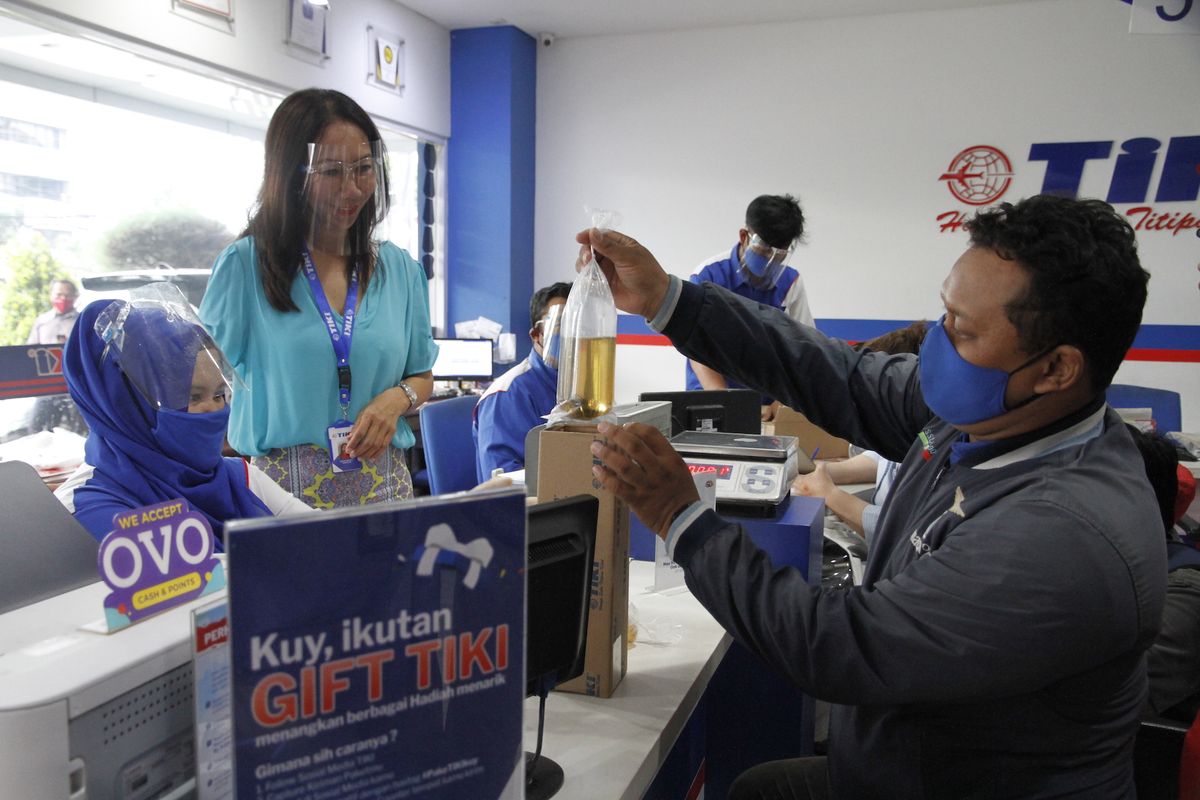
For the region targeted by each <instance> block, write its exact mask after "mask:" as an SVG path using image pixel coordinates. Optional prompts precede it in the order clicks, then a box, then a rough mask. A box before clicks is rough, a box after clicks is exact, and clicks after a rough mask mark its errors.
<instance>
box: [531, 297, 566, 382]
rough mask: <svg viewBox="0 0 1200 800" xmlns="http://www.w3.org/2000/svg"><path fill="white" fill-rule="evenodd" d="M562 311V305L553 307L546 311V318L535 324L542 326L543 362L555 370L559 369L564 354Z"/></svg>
mask: <svg viewBox="0 0 1200 800" xmlns="http://www.w3.org/2000/svg"><path fill="white" fill-rule="evenodd" d="M562 310H563V306H562V305H561V304H558V305H552V306H550V307H549V308H548V309H546V318H545V319H544V320H541V321H540V322H536V323H534V324H535V325H538V324H540V325H541V326H542V361H544V362H545V363H546V366H548V367H552V368H554V369H558V361H559V353H561V352H562Z"/></svg>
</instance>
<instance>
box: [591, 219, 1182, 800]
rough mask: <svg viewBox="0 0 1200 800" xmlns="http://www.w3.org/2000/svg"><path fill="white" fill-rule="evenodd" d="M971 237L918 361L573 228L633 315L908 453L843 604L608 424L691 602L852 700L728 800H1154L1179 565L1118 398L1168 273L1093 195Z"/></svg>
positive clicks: (611, 482)
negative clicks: (822, 742) (862, 347)
mask: <svg viewBox="0 0 1200 800" xmlns="http://www.w3.org/2000/svg"><path fill="white" fill-rule="evenodd" d="M969 231H970V235H971V246H970V247H969V248H968V249H967V251H966V252H965V253H964V254H963V255H962V256H961V257H960V258H959V259H958V261H957V262H956V263H955V264H954V267H953V268H952V269H951V271H950V274H949V276H948V277H947V278H946V280H945V282H944V283H943V286H942V302H943V304H944V306H945V315H944V316H943V318H942V319H941V320H940V321H939V322H938V323H937V324H936V325H935V326H933V327H932V328H931V329H930V331H929V334H928V336H927V337H926V339H925V342H924V344H923V345H922V349H921V353H920V356H919V357H915V356H910V355H898V356H889V355H886V354H880V353H870V352H861V351H858V350H855V349H854V348H852V347H850V346H849V345H847V344H846V343H845V342H842V341H838V340H834V339H830V338H828V337H825V336H823V335H822V334H820V333H819V332H817V331H816V330H814V329H812V328H808V327H804V326H801V325H798V324H796V323H795V322H793V321H791V320H789V319H787V318H786V317H785V316H784V315H782V314H780V313H777V312H775V311H773V310H769V309H766V308H765V307H762V306H757V305H754V304H752V303H748V302H746V301H744V300H742V299H741V298H738V297H735V296H733V295H731V294H730V293H728V292H725V291H723V290H721V289H719V288H716V287H711V286H703V287H702V286H695V285H693V284H689V283H686V282H683V281H680V280H679V279H678V278H677V277H674V276H668V275H667V273H666V272H664V271H663V270H662V268H661V267H660V266H659V265H658V262H657V261H655V259H654V257H653V255H651V254H650V252H649V251H647V250H646V249H645V248H644V247H642V246H641V245H639V244H638V243H637V242H636V241H634V240H632V239H629V238H628V237H625V236H623V235H621V234H618V233H614V232H601V231H598V230H591V231H585V232H583V233H581V234H580V235H579V237H578V240H579V241H580V242H581V243H582V244H585V245H587V246H588V247H591V248H592V249H594V250H595V251H596V252H597V253H599V254H601V255H602V256H603V258H602V259H601V261H600V264H601V267H602V268H603V269H604V270H605V272H606V274H607V275H608V276H609V280H610V283H611V285H612V288H613V295H614V297H615V299H616V302H617V305H618V307H620V308H622V309H624V310H626V311H630V312H633V313H639V314H641V315H642V316H644V317H646V318H647V319H648V320H649V321H650V324H651V326H652V327H653V328H655V329H656V330H659V331H661V332H663V333H665V334H666V335H667V336H668V337H669V338H670V339H671V341H672V343H673V344H674V345H675V346H676V347H677V348H678V349H679V350H680V351H681V352H682V353H683V354H684V355H685V356H688V357H689V358H698V359H700V360H702V361H703V362H704V363H707V364H710V365H711V366H713V367H714V368H715V369H718V370H720V371H721V372H723V373H725V374H729V375H731V376H733V377H734V378H735V379H736V380H738V381H740V382H742V383H745V384H747V385H749V386H752V387H754V388H755V389H758V390H761V391H763V392H765V393H768V394H771V395H773V396H775V397H778V398H780V399H781V400H782V401H784V402H785V403H786V404H787V405H789V406H791V407H793V408H796V409H798V410H800V411H802V412H803V413H804V414H805V415H806V416H807V417H808V418H809V419H811V420H812V421H813V422H815V423H816V424H818V425H820V426H821V427H822V428H824V429H825V430H828V431H830V432H831V433H834V434H836V435H838V436H842V437H844V438H846V439H849V440H851V441H854V442H857V443H860V444H862V445H864V446H866V447H869V448H870V449H872V450H875V451H877V452H879V453H881V454H882V455H883V456H884V457H885V458H889V459H892V460H895V461H900V462H902V463H901V467H900V469H899V472H898V474H897V477H896V479H895V483H894V484H893V488H892V491H891V494H890V495H889V496H888V499H887V501H886V502H885V504H884V507H883V511H882V514H881V517H880V520H879V524H878V525H879V527H878V529H877V533H876V538H875V542H874V544H873V546H872V548H871V553H870V557H869V560H868V563H867V567H866V574H865V576H864V580H863V583H862V586H861V587H855V588H853V589H849V590H844V591H837V592H823V591H822V590H821V588H820V587H819V586H809V585H807V584H806V583H805V582H804V580H803V576H802V575H800V574H799V573H798V572H796V571H795V570H792V569H778V570H777V569H775V568H774V567H773V566H772V565H771V563H770V560H769V559H768V557H767V556H766V555H765V554H764V553H763V552H762V551H761V550H759V549H758V548H757V547H755V545H754V544H753V542H751V541H750V539H749V538H748V537H747V535H746V534H745V533H744V532H743V531H742V529H741V526H739V525H737V524H735V523H733V522H730V521H727V520H724V519H722V518H721V517H719V516H718V515H717V514H716V513H714V512H712V511H705V510H704V509H703V508H702V507H701V506H700V504H699V502H698V501H697V495H696V491H695V488H694V485H693V483H692V480H691V477H690V475H689V473H688V471H687V468H686V466H685V465H684V464H683V462H682V460H681V459H680V457H679V456H678V455H677V454H676V453H675V452H674V450H673V449H672V448H671V446H670V444H669V443H668V442H667V441H666V440H665V439H664V438H663V437H662V436H661V435H660V434H658V433H657V431H655V430H653V429H652V428H649V427H647V426H644V425H636V424H631V425H628V426H624V427H616V426H601V430H600V432H601V435H602V436H605V437H606V440H605V441H598V442H596V443H595V444H594V445H593V452H594V453H595V454H596V455H597V456H598V457H599V459H600V460H601V461H602V463H603V466H596V467H594V470H593V471H594V472H595V474H596V477H597V478H598V479H599V480H601V481H602V482H603V484H604V486H605V488H607V489H608V490H610V491H612V492H613V493H614V494H616V495H618V496H619V497H621V498H623V499H625V500H626V501H628V502H629V503H630V505H631V507H632V509H633V510H634V512H635V513H637V514H638V516H639V517H640V518H641V519H642V520H643V521H644V522H645V523H646V524H647V526H648V527H650V528H651V529H652V530H654V531H656V532H657V533H658V535H659V536H661V537H663V538H664V539H665V540H666V542H667V547H668V550H669V552H671V553H672V555H673V557H674V559H675V560H676V561H677V562H678V563H679V564H680V565H681V566H682V567H683V569H684V571H685V574H686V576H687V582H688V586H689V587H690V588H691V590H692V592H693V593H694V594H695V595H696V597H697V598H698V599H699V600H700V601H701V602H702V603H703V604H704V605H705V607H706V608H708V609H709V611H711V612H712V614H713V616H714V617H716V618H717V619H718V620H719V621H720V622H721V623H722V624H723V625H724V626H725V627H726V629H727V630H729V631H730V632H731V633H732V634H733V635H734V636H736V637H737V638H738V639H739V640H740V641H742V642H743V643H745V644H746V645H747V646H748V647H749V648H750V649H752V650H754V651H755V652H756V653H758V654H759V655H760V656H762V657H763V658H764V659H766V660H767V661H768V662H769V663H771V664H772V665H774V666H775V667H776V668H777V669H778V670H780V671H781V672H783V673H785V674H787V675H789V676H791V677H792V678H793V679H794V680H795V682H796V683H797V684H798V685H799V686H800V687H802V688H803V689H804V690H805V691H807V692H809V693H811V694H812V695H815V696H816V697H819V698H823V699H826V700H829V701H832V702H834V703H838V704H840V705H839V706H837V707H836V708H835V710H834V717H833V720H832V722H831V731H830V744H829V758H828V763H827V764H826V763H825V761H824V760H823V759H821V760H817V759H798V760H790V761H783V762H774V763H772V764H767V765H760V766H759V767H756V768H755V769H753V770H751V771H749V772H748V773H746V774H744V775H743V776H742V777H741V778H740V779H739V780H738V782H737V783H736V784H735V786H734V787H733V790H732V792H731V797H754V798H771V797H785V798H789V797H790V798H796V797H836V798H841V799H842V800H868V799H869V798H888V799H889V800H894V799H895V798H955V800H961V799H962V798H972V797H988V798H999V797H1005V798H1022V799H1023V800H1028V798H1048V797H1056V798H1060V797H1072V798H1088V799H1089V800H1096V799H1097V798H1132V797H1133V796H1134V788H1133V770H1132V762H1131V753H1132V748H1133V739H1134V734H1135V732H1136V730H1137V725H1138V717H1139V713H1140V711H1141V707H1142V704H1143V703H1144V701H1145V696H1146V667H1145V649H1146V647H1147V646H1148V645H1149V644H1150V642H1151V641H1153V639H1154V636H1155V633H1156V631H1157V630H1158V625H1159V618H1160V615H1161V613H1162V606H1163V591H1164V574H1163V572H1164V571H1163V563H1164V548H1163V541H1162V537H1161V536H1157V535H1155V533H1156V530H1155V525H1154V524H1153V521H1154V520H1156V519H1157V517H1158V512H1157V506H1156V503H1155V499H1154V495H1153V493H1152V491H1151V490H1150V487H1149V485H1148V483H1147V481H1146V477H1145V473H1144V470H1143V469H1142V462H1141V458H1140V457H1139V455H1138V452H1137V449H1136V448H1135V447H1134V445H1133V442H1132V441H1131V439H1130V435H1129V433H1128V431H1127V430H1126V428H1125V425H1124V424H1123V423H1122V422H1121V420H1120V418H1119V417H1118V416H1117V414H1116V413H1115V412H1113V411H1112V410H1111V409H1109V408H1108V407H1107V406H1106V404H1105V402H1104V390H1105V387H1107V385H1108V384H1109V382H1110V381H1111V379H1112V376H1113V373H1114V372H1115V371H1116V369H1117V367H1118V366H1119V365H1120V363H1121V360H1122V358H1123V356H1124V354H1125V352H1126V350H1127V349H1128V348H1129V346H1130V344H1131V343H1132V341H1133V338H1134V335H1135V334H1136V332H1137V330H1138V326H1139V324H1140V321H1141V314H1142V306H1143V304H1144V302H1145V299H1146V284H1147V279H1148V275H1147V274H1146V272H1145V271H1144V270H1143V269H1142V268H1141V265H1140V264H1139V261H1138V257H1137V251H1136V244H1135V240H1134V233H1133V230H1132V229H1131V228H1130V226H1129V224H1128V223H1127V222H1125V220H1124V219H1123V218H1122V217H1121V216H1120V215H1119V214H1117V213H1116V212H1115V211H1113V209H1112V208H1111V207H1110V206H1108V205H1107V204H1105V203H1103V202H1100V201H1096V200H1071V199H1065V198H1058V197H1048V196H1038V197H1033V198H1029V199H1027V200H1024V201H1022V202H1020V203H1018V204H1016V205H1010V204H1007V203H1006V204H1003V205H1001V206H999V207H997V208H994V209H991V210H988V211H984V212H981V213H980V214H979V215H978V216H977V217H976V218H975V219H974V220H973V221H972V222H971V223H970V226H969ZM805 786H807V787H808V788H798V787H805Z"/></svg>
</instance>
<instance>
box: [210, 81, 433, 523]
mask: <svg viewBox="0 0 1200 800" xmlns="http://www.w3.org/2000/svg"><path fill="white" fill-rule="evenodd" d="M387 197H388V194H387V172H386V160H385V153H384V149H383V144H382V141H381V139H380V136H379V131H378V129H377V128H376V127H375V124H374V123H373V122H372V121H371V118H370V117H369V116H368V115H367V114H366V112H364V111H363V110H362V108H360V107H359V106H358V104H356V103H355V102H354V101H353V100H351V99H350V98H349V97H347V96H346V95H344V94H341V93H340V92H335V91H329V90H321V89H305V90H303V91H299V92H296V93H294V94H292V95H290V96H289V97H287V98H286V99H285V100H284V101H283V102H282V103H281V104H280V106H279V108H278V109H277V110H276V112H275V114H274V116H273V117H272V118H271V123H270V125H269V126H268V128H267V139H266V167H265V170H264V176H263V183H262V187H261V189H260V190H259V195H258V202H257V205H256V207H255V210H254V212H253V214H252V216H251V219H250V222H249V224H248V225H247V227H246V230H245V231H244V232H243V233H242V238H240V239H239V240H238V241H236V242H234V243H233V244H231V245H230V246H229V247H227V248H226V249H225V251H224V252H222V253H221V255H220V256H218V257H217V261H216V264H215V265H214V267H213V273H212V278H211V280H210V282H209V285H208V289H207V291H206V293H205V296H204V301H203V303H202V304H201V306H200V317H201V319H202V320H203V322H204V324H205V325H206V326H207V327H208V328H209V330H210V331H211V333H212V336H213V338H214V339H215V340H216V342H217V343H218V344H219V345H220V347H221V349H222V350H223V351H224V352H225V354H226V357H227V358H228V359H229V361H230V362H231V363H232V364H233V366H234V368H235V369H236V371H237V373H238V375H239V376H240V377H241V379H242V381H243V382H244V383H245V384H246V387H247V388H248V390H249V391H244V392H236V393H235V394H234V398H233V403H232V412H231V416H230V423H229V433H228V438H229V443H230V445H231V446H232V447H233V448H234V449H235V450H237V451H238V452H240V453H242V454H244V455H249V456H251V457H252V459H253V463H254V464H255V465H256V466H258V467H260V468H261V469H262V470H263V471H265V472H266V473H267V474H268V475H270V476H271V477H272V478H274V479H275V480H276V481H277V482H278V483H279V484H280V485H281V486H283V487H284V488H285V489H287V490H288V491H290V492H291V493H292V494H294V495H295V496H296V497H298V498H300V499H301V500H304V501H305V502H307V503H308V504H309V505H311V506H313V507H316V508H333V507H340V506H348V505H359V504H364V503H372V502H380V501H384V500H395V499H405V498H408V497H411V496H412V483H411V480H410V476H409V474H408V467H407V465H406V463H405V459H404V452H403V451H404V450H405V449H407V448H409V447H411V446H412V445H413V443H414V437H413V433H412V430H411V429H410V428H409V426H408V423H407V422H405V420H404V414H405V413H406V412H408V411H411V410H412V409H414V408H416V407H417V406H418V405H420V404H421V403H422V402H424V401H425V400H426V399H428V397H429V394H430V392H431V391H432V389H433V377H432V373H431V372H430V369H431V367H432V366H433V361H434V358H435V356H436V355H437V345H435V344H434V343H433V338H432V329H431V326H430V321H429V293H428V287H427V284H426V279H425V273H424V271H423V270H422V268H421V267H420V265H419V264H417V263H416V261H414V260H413V258H412V257H411V256H410V255H409V254H408V253H407V252H405V251H404V250H402V249H401V248H399V247H396V246H395V245H393V244H391V243H390V242H382V243H378V242H375V241H374V240H373V239H372V232H373V230H374V228H375V225H376V223H378V222H379V221H381V220H382V219H383V218H384V216H385V215H386V213H387Z"/></svg>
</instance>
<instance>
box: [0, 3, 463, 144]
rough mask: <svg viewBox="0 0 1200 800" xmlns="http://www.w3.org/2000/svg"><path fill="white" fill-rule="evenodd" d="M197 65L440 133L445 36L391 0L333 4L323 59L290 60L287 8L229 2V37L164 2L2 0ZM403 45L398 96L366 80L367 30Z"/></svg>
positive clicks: (444, 126) (446, 125)
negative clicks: (349, 103) (351, 103)
mask: <svg viewBox="0 0 1200 800" xmlns="http://www.w3.org/2000/svg"><path fill="white" fill-rule="evenodd" d="M10 3H11V4H12V5H14V6H17V7H21V6H25V7H29V8H32V9H35V10H38V11H42V12H45V13H47V14H50V15H52V16H56V17H60V18H63V19H67V20H71V21H74V22H78V23H81V24H83V25H85V26H87V27H90V28H93V29H96V30H98V31H102V32H106V33H109V34H115V35H117V36H119V37H121V38H124V39H127V40H131V41H133V42H134V43H137V44H141V45H147V46H149V47H151V48H153V49H156V50H160V51H165V52H167V53H170V54H172V55H175V56H181V57H184V58H187V59H190V60H193V61H196V62H200V63H202V64H207V65H211V66H217V67H219V68H221V69H224V70H231V71H233V72H235V73H240V74H242V75H245V76H250V77H252V78H254V79H256V80H259V81H265V82H267V83H269V84H274V85H275V86H277V87H280V88H282V89H283V90H285V91H289V90H293V89H301V88H305V87H308V86H319V87H321V88H326V89H338V90H340V91H342V92H345V93H346V94H348V95H350V96H351V97H353V98H354V99H355V100H357V101H358V102H359V104H361V105H362V106H363V107H364V108H365V109H367V111H369V112H370V113H371V114H374V115H376V116H379V117H383V118H386V119H388V120H392V121H394V122H397V123H400V124H401V125H403V126H405V127H408V128H410V129H412V130H413V131H414V132H418V133H425V134H428V135H430V136H432V137H434V138H445V137H447V136H449V134H450V32H449V31H447V30H446V29H445V28H442V27H440V26H438V25H437V24H435V23H434V22H432V21H430V20H428V19H426V18H425V17H422V16H421V15H419V14H417V13H415V12H413V11H410V10H408V9H407V8H405V7H403V6H401V5H399V4H398V3H396V2H394V1H393V0H338V2H336V3H335V4H334V8H333V9H332V10H331V11H330V13H329V25H328V29H327V35H328V41H329V46H328V48H327V52H328V54H329V56H330V57H329V59H328V60H326V61H324V62H323V64H321V65H318V64H313V63H311V62H310V61H307V60H303V59H299V58H294V57H292V56H291V55H289V53H288V47H287V45H285V44H284V40H285V38H286V34H287V30H288V4H287V3H286V2H283V0H234V3H233V9H234V14H235V20H234V35H230V34H229V33H228V32H225V31H221V30H214V29H213V28H210V27H207V26H206V25H202V24H198V23H197V22H195V21H193V19H192V18H189V16H188V15H186V14H184V13H174V12H172V10H171V3H170V0H154V2H149V1H148V0H104V2H97V0H10ZM368 25H373V26H374V27H375V28H376V29H379V30H385V31H388V32H390V33H394V34H396V35H398V36H399V37H401V38H403V39H404V41H405V69H406V81H405V87H404V90H403V92H402V93H399V94H398V93H396V92H389V91H386V90H384V89H380V88H376V87H374V86H369V85H368V84H367V83H366V76H367V75H368V73H369V71H370V69H371V62H370V61H369V60H368V48H367V26H368Z"/></svg>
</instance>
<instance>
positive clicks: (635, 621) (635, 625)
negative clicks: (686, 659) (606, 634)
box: [629, 600, 685, 647]
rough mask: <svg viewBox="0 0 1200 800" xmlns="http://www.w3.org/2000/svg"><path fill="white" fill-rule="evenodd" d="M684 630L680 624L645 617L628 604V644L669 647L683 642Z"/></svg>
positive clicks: (631, 603)
mask: <svg viewBox="0 0 1200 800" xmlns="http://www.w3.org/2000/svg"><path fill="white" fill-rule="evenodd" d="M684 632H685V629H684V626H683V624H682V623H679V622H668V621H666V620H661V619H659V618H658V617H646V616H643V614H642V613H641V612H640V611H638V607H637V606H636V605H635V604H634V603H633V601H632V600H631V601H630V602H629V643H630V646H632V645H634V644H635V643H636V644H645V645H652V646H655V647H671V646H672V645H677V644H679V643H680V642H681V641H683V635H684Z"/></svg>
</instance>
